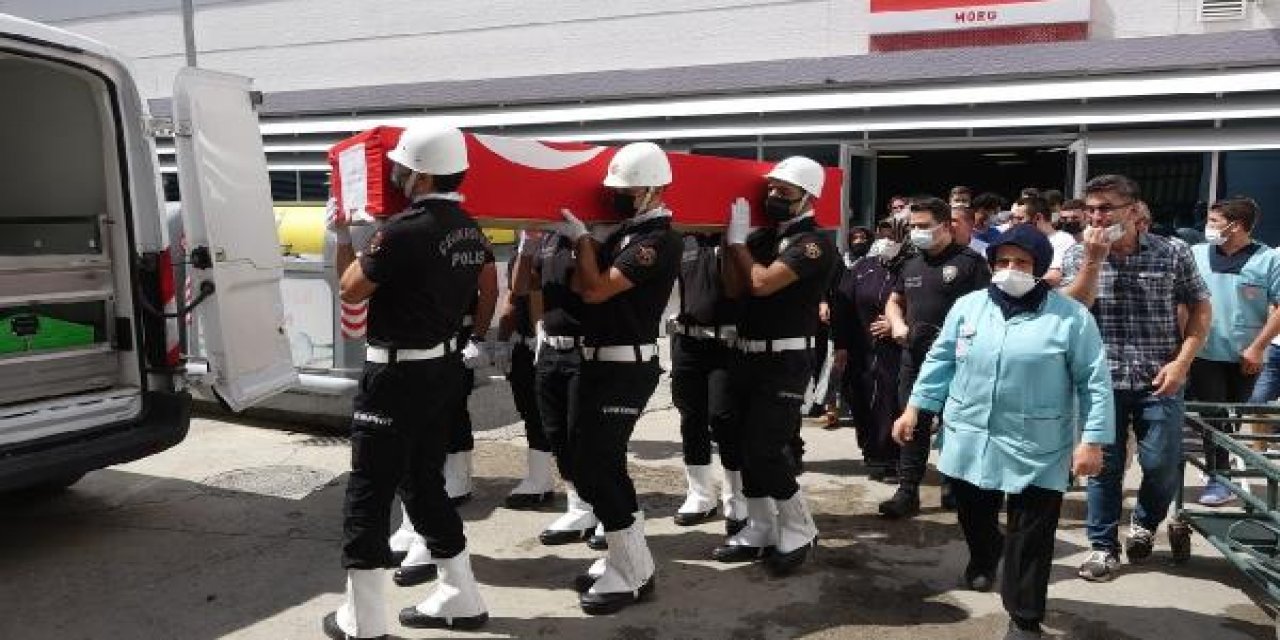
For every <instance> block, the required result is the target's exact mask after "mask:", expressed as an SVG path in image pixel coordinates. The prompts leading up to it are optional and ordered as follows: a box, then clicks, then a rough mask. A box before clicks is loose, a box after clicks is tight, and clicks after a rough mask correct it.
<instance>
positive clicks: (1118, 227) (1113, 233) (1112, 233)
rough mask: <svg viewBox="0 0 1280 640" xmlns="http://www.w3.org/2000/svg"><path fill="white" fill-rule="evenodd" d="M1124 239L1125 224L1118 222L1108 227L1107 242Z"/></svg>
mask: <svg viewBox="0 0 1280 640" xmlns="http://www.w3.org/2000/svg"><path fill="white" fill-rule="evenodd" d="M1123 237H1124V223H1123V222H1117V223H1115V224H1113V225H1111V226H1109V227H1107V242H1116V241H1117V240H1119V239H1120V238H1123Z"/></svg>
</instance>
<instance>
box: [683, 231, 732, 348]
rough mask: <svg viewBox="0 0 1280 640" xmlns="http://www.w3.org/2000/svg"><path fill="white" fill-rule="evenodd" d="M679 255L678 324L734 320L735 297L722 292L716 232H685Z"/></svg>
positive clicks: (706, 325)
mask: <svg viewBox="0 0 1280 640" xmlns="http://www.w3.org/2000/svg"><path fill="white" fill-rule="evenodd" d="M683 243H684V251H683V253H682V254H681V256H680V279H679V285H680V315H679V316H678V319H679V320H680V322H681V323H682V324H686V325H698V326H703V327H715V326H720V325H726V324H734V323H736V322H737V321H738V301H737V300H734V299H732V298H728V297H726V296H725V295H724V281H723V279H721V277H720V260H721V256H720V252H721V248H720V234H708V233H686V234H685V235H684V240H683Z"/></svg>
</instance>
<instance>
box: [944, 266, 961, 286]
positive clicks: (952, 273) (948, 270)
mask: <svg viewBox="0 0 1280 640" xmlns="http://www.w3.org/2000/svg"><path fill="white" fill-rule="evenodd" d="M958 275H960V270H959V269H957V268H956V267H955V266H954V265H947V266H945V267H943V268H942V281H943V282H944V283H946V284H951V283H952V282H953V281H954V280H955V279H956V276H958Z"/></svg>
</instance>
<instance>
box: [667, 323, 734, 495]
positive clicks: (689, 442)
mask: <svg viewBox="0 0 1280 640" xmlns="http://www.w3.org/2000/svg"><path fill="white" fill-rule="evenodd" d="M732 355H733V349H732V348H730V347H729V346H728V345H726V344H725V343H724V342H722V341H720V340H716V339H714V338H693V337H690V336H685V335H680V334H675V335H673V336H671V400H672V403H673V404H674V405H675V407H676V410H677V411H679V412H680V436H681V440H682V441H683V448H684V463H685V464H687V465H707V464H711V441H712V440H713V439H714V440H715V442H716V444H717V445H718V446H719V447H720V463H721V464H722V465H724V468H726V469H729V470H730V471H740V470H742V443H741V440H740V438H739V437H738V433H737V430H736V428H735V427H736V426H737V425H736V424H735V423H734V420H733V397H732V396H731V395H730V393H729V358H730V357H731V356H732Z"/></svg>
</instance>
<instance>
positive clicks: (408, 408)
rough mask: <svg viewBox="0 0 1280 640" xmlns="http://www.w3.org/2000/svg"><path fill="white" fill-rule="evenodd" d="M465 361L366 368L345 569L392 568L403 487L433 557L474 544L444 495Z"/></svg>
mask: <svg viewBox="0 0 1280 640" xmlns="http://www.w3.org/2000/svg"><path fill="white" fill-rule="evenodd" d="M463 369H465V367H463V366H462V360H461V358H459V356H458V355H457V354H451V355H448V356H446V357H444V358H438V359H435V360H416V361H410V362H398V363H393V364H375V363H365V365H364V373H363V375H361V377H360V385H359V388H358V391H357V393H356V398H355V411H354V415H353V417H352V420H351V474H350V475H349V476H348V478H347V494H346V501H345V503H344V505H343V543H342V566H343V567H345V568H347V569H378V568H392V567H395V566H396V563H395V562H393V561H392V559H391V548H390V547H389V546H388V544H387V539H388V538H389V537H390V535H391V531H390V528H391V525H390V521H391V500H392V498H393V497H394V496H395V494H396V491H397V489H399V490H400V492H401V497H402V498H403V500H404V507H405V511H406V512H407V513H408V514H409V520H410V521H411V522H412V523H413V526H414V529H416V530H417V531H418V533H419V534H421V535H422V536H424V537H425V538H426V541H427V547H428V548H429V549H430V550H431V555H432V556H434V557H437V558H451V557H453V556H455V555H457V554H458V553H459V552H461V551H462V550H463V549H464V548H465V547H466V544H467V541H466V537H465V536H464V535H463V532H462V519H461V518H459V517H458V512H457V511H456V510H454V508H453V505H452V503H450V502H449V497H448V496H447V495H446V494H445V490H444V476H443V475H442V473H441V469H442V467H443V466H444V457H445V449H446V445H447V443H448V437H449V432H448V426H449V425H448V424H447V423H446V420H447V416H448V414H447V413H446V411H445V410H446V409H447V408H448V407H449V406H451V403H455V402H456V396H460V395H462V394H463V390H462V384H461V382H462V371H463Z"/></svg>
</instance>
